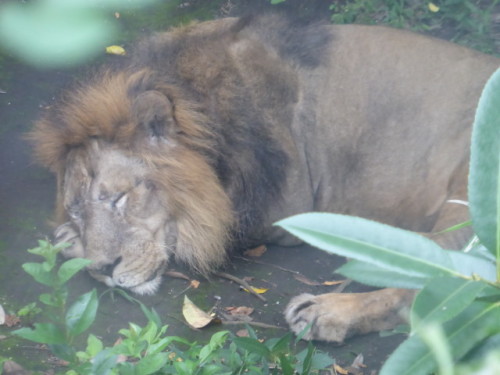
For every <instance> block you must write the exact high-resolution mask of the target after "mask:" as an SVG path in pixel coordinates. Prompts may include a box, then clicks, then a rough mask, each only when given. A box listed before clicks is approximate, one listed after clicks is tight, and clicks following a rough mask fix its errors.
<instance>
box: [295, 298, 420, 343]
mask: <svg viewBox="0 0 500 375" xmlns="http://www.w3.org/2000/svg"><path fill="white" fill-rule="evenodd" d="M414 294H415V291H413V290H405V289H381V290H377V291H374V292H368V293H327V294H321V295H319V296H313V295H311V294H301V295H298V296H296V297H294V298H292V300H291V301H290V303H289V304H288V306H287V308H286V310H285V318H286V320H287V322H288V324H289V325H290V328H291V329H292V331H293V332H295V333H296V334H299V333H300V332H302V330H303V329H304V328H305V327H307V326H308V325H309V324H310V325H311V328H310V329H309V331H308V332H307V333H306V334H305V335H304V337H303V338H304V339H306V340H324V341H331V342H336V343H342V342H343V341H344V340H345V339H346V338H349V337H351V336H353V335H356V334H364V333H369V332H376V331H382V330H385V329H391V328H394V327H395V326H397V325H398V324H401V323H404V322H405V321H406V317H407V315H408V307H409V306H410V304H411V302H412V300H413V297H414Z"/></svg>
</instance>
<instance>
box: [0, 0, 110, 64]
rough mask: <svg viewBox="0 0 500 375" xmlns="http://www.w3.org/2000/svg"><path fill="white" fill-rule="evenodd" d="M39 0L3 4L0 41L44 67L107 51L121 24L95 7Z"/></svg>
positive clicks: (24, 57)
mask: <svg viewBox="0 0 500 375" xmlns="http://www.w3.org/2000/svg"><path fill="white" fill-rule="evenodd" d="M71 2H72V1H65V2H58V3H57V4H55V3H54V4H52V6H50V5H49V4H50V3H44V2H35V3H28V4H21V3H10V4H3V6H2V11H1V12H0V41H1V42H2V43H3V46H4V47H6V48H7V49H8V50H10V51H11V52H12V53H14V54H16V55H17V56H19V57H20V58H22V59H23V60H25V61H27V62H29V63H31V64H33V65H36V66H40V67H46V66H69V65H74V64H76V63H78V62H81V61H83V60H86V59H89V58H91V57H93V56H95V55H97V53H99V52H100V51H103V50H104V47H105V46H106V44H108V43H109V42H110V41H111V40H112V38H113V36H114V35H115V34H116V32H117V24H116V23H115V22H110V20H109V19H106V17H105V15H104V14H103V13H101V12H99V11H96V10H95V9H91V8H89V7H87V8H82V7H79V8H75V7H67V6H64V3H71Z"/></svg>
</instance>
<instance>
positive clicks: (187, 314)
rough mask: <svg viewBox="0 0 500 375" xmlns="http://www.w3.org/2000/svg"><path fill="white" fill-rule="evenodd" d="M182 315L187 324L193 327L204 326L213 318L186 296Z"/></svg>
mask: <svg viewBox="0 0 500 375" xmlns="http://www.w3.org/2000/svg"><path fill="white" fill-rule="evenodd" d="M182 315H184V319H186V321H187V322H188V324H189V325H190V326H191V327H193V328H203V327H206V326H207V325H209V324H210V323H211V322H212V321H213V320H214V317H213V316H211V315H209V314H207V313H206V312H205V311H203V310H202V309H200V308H199V307H198V306H196V305H195V304H194V303H193V302H192V301H191V300H190V299H189V298H188V296H184V304H183V305H182Z"/></svg>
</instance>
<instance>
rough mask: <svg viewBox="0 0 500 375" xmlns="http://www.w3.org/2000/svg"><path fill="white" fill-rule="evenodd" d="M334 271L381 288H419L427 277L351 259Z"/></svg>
mask: <svg viewBox="0 0 500 375" xmlns="http://www.w3.org/2000/svg"><path fill="white" fill-rule="evenodd" d="M335 272H337V273H339V274H341V275H343V276H345V277H347V278H349V279H352V280H355V281H357V282H359V283H362V284H366V285H373V286H377V287H381V288H404V289H420V288H423V286H424V285H425V284H426V282H427V281H428V280H429V278H428V277H424V276H415V275H409V274H408V273H407V272H406V271H402V270H389V269H386V268H384V267H381V266H378V265H377V266H376V265H374V264H370V263H365V262H360V261H358V260H351V261H349V262H347V263H346V264H344V265H343V266H341V267H340V268H338V269H337V270H335Z"/></svg>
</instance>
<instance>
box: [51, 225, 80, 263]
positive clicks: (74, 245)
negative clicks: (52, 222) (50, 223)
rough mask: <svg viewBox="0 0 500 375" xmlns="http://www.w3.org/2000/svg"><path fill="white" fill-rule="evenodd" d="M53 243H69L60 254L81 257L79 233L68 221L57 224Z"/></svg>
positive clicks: (68, 256)
mask: <svg viewBox="0 0 500 375" xmlns="http://www.w3.org/2000/svg"><path fill="white" fill-rule="evenodd" d="M54 243H55V245H58V244H61V243H67V244H69V246H68V247H65V248H64V249H63V250H62V251H61V254H62V255H63V256H65V257H66V258H83V257H84V252H83V245H82V241H81V240H80V235H79V234H78V232H77V231H76V230H75V228H73V225H72V224H71V223H70V222H67V223H64V224H62V225H59V226H58V227H57V229H56V230H55V231H54Z"/></svg>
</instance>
